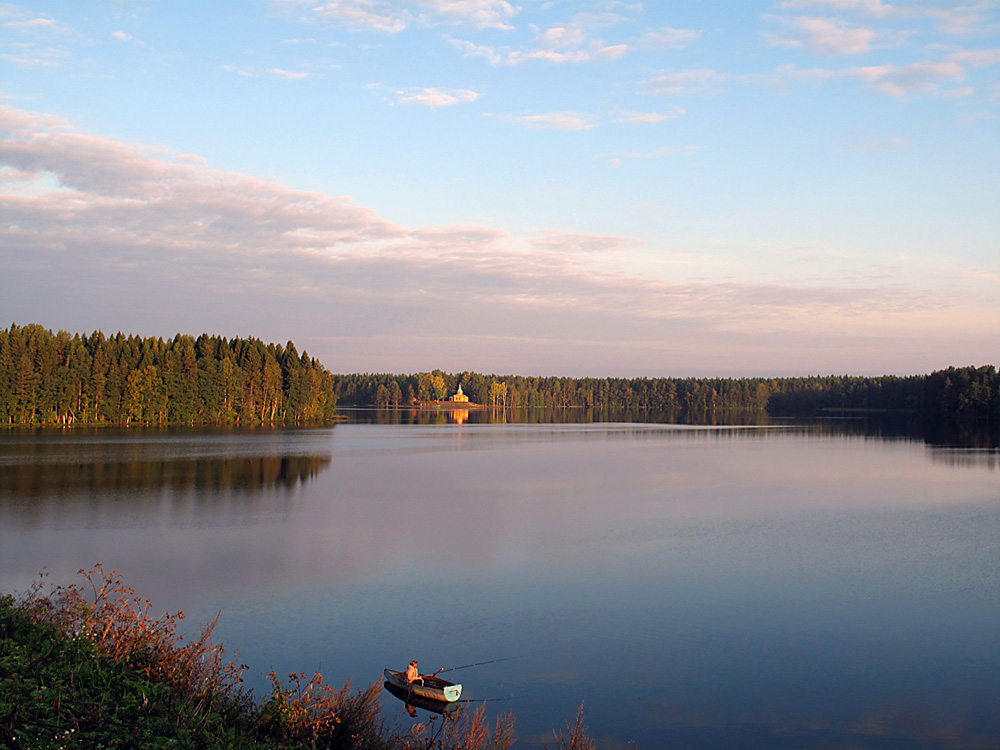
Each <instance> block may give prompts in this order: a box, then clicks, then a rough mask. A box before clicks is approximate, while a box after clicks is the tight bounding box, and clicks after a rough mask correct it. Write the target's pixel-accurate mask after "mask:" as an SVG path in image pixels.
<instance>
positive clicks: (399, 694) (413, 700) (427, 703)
mask: <svg viewBox="0 0 1000 750" xmlns="http://www.w3.org/2000/svg"><path fill="white" fill-rule="evenodd" d="M382 687H384V688H385V689H386V690H387V691H388V692H389V694H390V695H392V696H394V697H396V698H399V700H401V701H403V703H405V704H406V705H407V706H413V708H422V709H423V710H424V711H430V712H431V713H435V714H440V715H441V716H444V717H445V718H447V719H453V718H455V717H456V716H458V712H459V711H461V710H462V702H461V701H454V702H452V703H446V702H445V701H436V700H431V699H430V698H424V697H423V696H420V695H417V694H416V693H414V692H413V691H412V690H406V689H404V688H401V687H396V686H395V685H393V684H392V683H391V682H389V681H388V680H386V681H385V682H383V683H382Z"/></svg>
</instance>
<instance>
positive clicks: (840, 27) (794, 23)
mask: <svg viewBox="0 0 1000 750" xmlns="http://www.w3.org/2000/svg"><path fill="white" fill-rule="evenodd" d="M767 18H770V19H773V20H775V21H777V22H778V23H780V24H782V25H783V26H785V29H786V30H785V33H775V34H766V35H765V38H766V39H768V40H769V41H770V43H771V44H773V45H775V46H780V47H795V48H798V49H808V50H811V51H813V52H816V53H817V54H820V55H857V54H861V53H863V52H867V51H869V50H870V49H871V45H872V42H873V41H874V40H875V38H876V36H877V34H876V33H875V31H873V30H872V29H867V28H861V27H852V26H848V25H847V24H846V23H845V22H843V21H841V20H839V19H835V18H821V17H815V16H796V17H793V18H784V17H781V16H767Z"/></svg>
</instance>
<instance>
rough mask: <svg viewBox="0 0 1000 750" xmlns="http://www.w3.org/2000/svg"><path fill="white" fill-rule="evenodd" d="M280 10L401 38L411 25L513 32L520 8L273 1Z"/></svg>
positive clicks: (479, 1) (475, 1)
mask: <svg viewBox="0 0 1000 750" xmlns="http://www.w3.org/2000/svg"><path fill="white" fill-rule="evenodd" d="M272 2H273V3H274V4H275V6H277V7H278V8H281V9H285V10H286V11H288V12H291V13H293V14H296V15H298V16H299V18H300V19H301V20H303V21H313V22H318V23H322V24H327V25H332V26H340V27H343V28H345V29H347V30H349V31H359V32H364V31H370V32H376V33H381V34H390V35H391V34H398V33H399V32H401V31H403V30H404V29H406V28H407V27H408V26H409V25H410V24H411V23H418V24H420V25H423V26H436V25H439V24H444V25H449V26H470V27H472V28H475V29H500V30H510V29H512V28H513V27H512V26H511V25H510V19H511V18H512V17H513V16H514V15H516V14H517V12H518V10H519V9H518V8H517V7H516V6H514V5H511V4H510V3H509V2H506V0H415V1H414V2H410V3H404V4H402V5H410V6H411V7H412V8H413V11H412V12H411V11H409V10H407V9H405V8H401V7H400V5H401V3H397V2H390V1H389V0H326V2H320V3H319V4H316V3H313V2H309V0H272Z"/></svg>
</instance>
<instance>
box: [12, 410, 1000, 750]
mask: <svg viewBox="0 0 1000 750" xmlns="http://www.w3.org/2000/svg"><path fill="white" fill-rule="evenodd" d="M96 562H102V563H103V564H104V566H105V567H106V568H108V569H111V568H115V569H117V570H120V571H122V572H123V573H124V574H125V577H126V582H127V583H129V584H130V585H132V586H134V587H135V588H136V589H137V590H138V592H139V593H141V594H143V595H144V596H146V597H149V598H151V599H152V600H153V602H154V605H155V606H156V607H157V608H158V609H161V610H170V611H176V610H184V611H185V612H186V613H187V615H188V618H189V619H188V622H192V623H202V622H206V621H208V620H210V619H211V618H212V617H214V616H215V614H216V613H217V612H218V611H219V610H221V611H222V617H221V619H220V624H219V628H218V630H217V631H216V634H217V637H218V640H220V641H221V642H223V643H224V644H225V645H226V647H227V650H228V651H230V652H232V651H233V650H238V652H239V653H238V656H239V658H240V660H241V661H244V662H246V663H248V664H249V665H250V672H249V675H248V677H249V682H250V683H251V684H252V685H253V686H255V687H256V688H257V690H258V692H260V691H261V690H263V689H264V688H265V684H266V679H265V675H266V674H267V672H268V671H269V670H270V668H271V667H272V666H273V667H274V668H275V669H276V670H277V671H278V673H279V674H282V673H287V672H291V671H306V672H312V671H313V670H319V671H320V672H322V673H323V675H324V677H325V678H326V679H327V680H328V681H330V682H333V683H335V684H342V683H343V682H346V681H347V680H348V679H353V681H354V684H355V685H358V686H364V685H367V684H369V683H371V682H375V681H378V680H380V677H381V671H382V668H383V667H386V666H392V667H396V668H403V666H404V665H405V664H406V663H407V662H408V661H409V660H410V659H419V660H420V666H421V668H422V669H423V670H425V671H432V670H434V669H437V668H438V667H452V666H460V665H464V664H470V663H473V662H481V661H488V660H493V659H506V660H505V661H501V662H497V663H495V664H488V665H483V666H479V667H474V668H469V669H465V670H462V671H459V672H455V673H453V674H452V677H453V678H454V679H456V680H460V681H461V682H463V684H464V685H465V691H464V694H463V697H464V698H469V699H474V700H483V699H488V701H487V703H486V706H487V709H488V711H489V712H490V715H493V714H495V713H499V712H502V711H505V710H506V709H507V708H511V709H513V711H514V712H515V714H516V716H517V725H516V726H517V734H518V738H519V743H518V746H519V747H528V748H531V747H541V745H542V743H548V745H549V746H550V747H551V746H552V745H553V744H554V743H553V739H552V729H553V728H560V729H561V728H564V727H565V724H566V722H567V721H569V720H571V719H572V718H573V716H574V715H575V713H576V710H577V708H578V707H579V706H580V705H581V703H582V704H583V705H584V710H585V714H586V722H587V724H588V727H589V730H590V731H589V733H590V735H591V736H592V737H593V738H594V739H595V740H596V741H597V742H598V745H599V747H602V748H618V747H624V746H625V744H626V743H627V742H629V741H634V742H635V743H637V745H638V746H639V747H640V748H642V749H643V750H648V749H650V748H682V747H698V748H708V747H711V748H752V747H776V748H777V747H788V748H799V747H823V748H996V747H1000V637H998V635H997V633H998V623H1000V457H998V454H997V453H996V452H995V451H990V450H983V451H975V450H949V449H938V448H934V447H932V446H928V445H925V444H924V443H923V442H917V441H913V440H905V439H893V440H885V439H876V438H870V437H864V436H849V435H847V434H840V433H838V431H837V430H835V429H829V428H828V429H824V430H817V429H815V428H775V427H754V428H691V427H680V426H675V425H650V424H611V423H605V424H574V425H537V424H534V425H532V424H510V425H490V424H471V423H466V424H460V425H459V424H436V425H426V426H419V425H376V424H353V423H349V424H340V425H337V426H335V427H330V428H326V429H297V430H255V431H217V430H194V429H190V430H185V429H172V430H166V431H140V430H131V431H117V430H101V431H94V432H85V431H74V432H38V433H0V589H2V590H6V591H11V590H15V591H19V590H23V589H25V588H27V587H28V586H29V585H30V584H31V582H32V581H33V580H34V579H35V578H37V575H38V573H39V571H40V570H41V569H42V568H43V567H44V568H46V569H47V570H48V571H49V572H50V577H51V579H52V580H53V582H55V583H67V582H72V581H75V580H76V577H75V573H76V570H77V569H78V568H81V567H90V566H91V565H92V564H94V563H96ZM471 705H473V706H475V705H478V704H477V703H473V704H471ZM384 706H385V712H386V716H387V717H388V718H389V720H390V721H391V722H393V723H396V722H398V723H399V724H401V725H405V723H406V722H410V721H415V720H414V719H411V718H410V717H409V716H408V715H407V714H406V713H405V711H404V710H403V706H402V704H401V703H399V702H398V701H397V700H396V699H395V698H393V697H392V696H390V695H388V694H386V695H385V696H384ZM427 718H428V716H427V715H426V714H423V712H421V714H420V716H419V717H418V719H417V720H422V721H426V720H427Z"/></svg>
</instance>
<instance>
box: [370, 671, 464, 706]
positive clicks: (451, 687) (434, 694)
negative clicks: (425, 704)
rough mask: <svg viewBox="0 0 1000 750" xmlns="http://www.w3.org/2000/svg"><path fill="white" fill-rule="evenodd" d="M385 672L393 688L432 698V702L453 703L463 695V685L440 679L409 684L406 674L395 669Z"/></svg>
mask: <svg viewBox="0 0 1000 750" xmlns="http://www.w3.org/2000/svg"><path fill="white" fill-rule="evenodd" d="M383 671H384V673H385V679H386V681H387V682H388V683H389V684H390V685H392V686H393V687H395V688H398V689H400V690H403V691H406V692H408V693H413V694H414V695H419V696H421V697H423V698H430V699H431V700H432V701H442V702H444V703H452V702H454V701H457V700H458V698H459V696H460V695H461V694H462V686H461V685H456V684H455V683H453V682H448V681H447V680H442V679H441V678H440V677H430V676H428V677H421V678H420V679H419V680H417V681H416V682H410V683H407V682H406V672H397V671H395V670H393V669H386V670H383Z"/></svg>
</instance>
